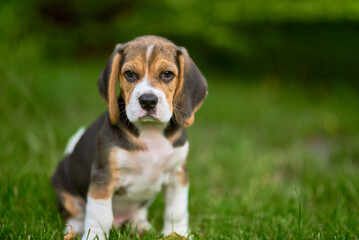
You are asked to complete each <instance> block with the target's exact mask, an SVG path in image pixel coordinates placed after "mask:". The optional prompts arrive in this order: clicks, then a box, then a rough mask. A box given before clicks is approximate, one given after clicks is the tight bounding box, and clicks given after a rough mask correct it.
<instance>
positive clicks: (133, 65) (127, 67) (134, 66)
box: [121, 60, 146, 76]
mask: <svg viewBox="0 0 359 240" xmlns="http://www.w3.org/2000/svg"><path fill="white" fill-rule="evenodd" d="M126 71H134V72H135V73H136V74H137V75H139V76H140V75H141V76H143V75H144V73H145V72H146V71H145V66H144V64H143V62H142V61H140V60H135V61H131V62H126V63H125V64H123V67H122V70H121V73H122V75H123V74H125V72H126Z"/></svg>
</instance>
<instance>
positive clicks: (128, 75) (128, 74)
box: [125, 70, 137, 82]
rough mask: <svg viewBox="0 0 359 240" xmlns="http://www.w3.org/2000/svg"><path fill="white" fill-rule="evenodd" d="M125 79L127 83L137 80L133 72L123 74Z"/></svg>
mask: <svg viewBox="0 0 359 240" xmlns="http://www.w3.org/2000/svg"><path fill="white" fill-rule="evenodd" d="M125 77H126V79H127V80H128V81H129V82H133V81H135V80H136V79H137V75H136V73H135V72H134V71H132V70H129V71H126V72H125Z"/></svg>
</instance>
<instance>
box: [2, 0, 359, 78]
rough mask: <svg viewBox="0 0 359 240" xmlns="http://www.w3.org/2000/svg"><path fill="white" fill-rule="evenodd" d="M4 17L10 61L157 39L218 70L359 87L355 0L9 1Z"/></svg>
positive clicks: (358, 5)
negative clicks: (181, 47)
mask: <svg viewBox="0 0 359 240" xmlns="http://www.w3.org/2000/svg"><path fill="white" fill-rule="evenodd" d="M0 16H1V22H0V31H1V33H2V36H1V38H0V45H1V50H2V52H4V53H5V56H6V55H14V54H15V55H16V54H21V55H22V56H23V55H28V56H31V57H39V56H41V57H43V58H46V59H49V60H56V59H58V58H64V59H67V58H71V59H74V58H76V59H78V60H80V59H84V58H87V59H93V58H96V57H100V58H104V57H105V56H107V54H108V52H109V51H110V50H111V49H112V47H113V46H114V43H115V42H125V41H128V40H130V39H133V38H135V37H137V36H139V35H146V34H153V35H160V36H164V37H167V38H169V39H171V40H172V41H174V42H175V43H178V44H181V45H184V46H186V47H187V48H188V49H189V51H190V53H191V54H192V55H193V57H194V58H195V59H197V61H198V62H199V65H200V66H206V67H207V68H208V69H212V70H213V71H215V72H218V71H221V72H223V73H227V74H230V75H234V74H236V75H243V74H245V75H249V76H258V75H260V76H268V75H270V76H271V77H275V78H276V77H278V76H284V77H286V78H288V79H291V80H296V81H306V82H311V83H312V82H313V81H315V82H319V81H325V82H328V81H333V80H335V81H345V82H353V83H358V80H357V76H358V75H359V68H358V66H357V65H358V62H359V44H358V42H359V27H358V21H359V2H358V1H355V0H346V1H327V0H311V1H308V0H298V1H288V0H278V1H268V0H253V1H214V0H206V1H204V0H202V1H190V0H184V1H181V0H166V1H123V0H122V1H114V0H105V1H102V2H101V3H98V2H96V1H89V2H83V1H66V0H65V1H59V0H54V1H41V0H30V1H7V0H3V1H2V2H1V8H0ZM9 46H12V47H11V48H9Z"/></svg>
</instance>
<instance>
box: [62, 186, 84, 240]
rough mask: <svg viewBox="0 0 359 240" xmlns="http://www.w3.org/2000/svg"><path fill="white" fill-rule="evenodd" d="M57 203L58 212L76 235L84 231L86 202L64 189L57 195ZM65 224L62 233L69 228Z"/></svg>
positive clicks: (66, 231)
mask: <svg viewBox="0 0 359 240" xmlns="http://www.w3.org/2000/svg"><path fill="white" fill-rule="evenodd" d="M58 205H59V209H60V213H61V215H62V217H63V219H64V220H65V221H66V224H68V225H70V226H71V227H72V228H73V230H74V231H75V233H76V235H80V236H81V235H82V233H83V231H84V218H85V208H86V202H85V200H84V199H83V198H82V197H80V196H75V195H72V194H70V193H67V192H65V191H60V192H59V196H58ZM68 225H67V226H66V227H65V229H64V234H67V233H68V232H69V231H70V230H71V227H70V226H68Z"/></svg>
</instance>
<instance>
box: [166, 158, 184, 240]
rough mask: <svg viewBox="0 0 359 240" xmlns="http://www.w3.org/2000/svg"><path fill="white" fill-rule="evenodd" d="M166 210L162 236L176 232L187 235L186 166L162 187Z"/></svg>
mask: <svg viewBox="0 0 359 240" xmlns="http://www.w3.org/2000/svg"><path fill="white" fill-rule="evenodd" d="M164 195H165V202H166V209H165V213H164V228H163V233H164V235H165V236H166V235H169V234H170V233H172V232H176V233H178V234H180V235H182V236H187V235H188V177H187V169H186V166H185V165H183V166H181V167H180V169H179V170H178V171H177V172H176V173H174V174H172V176H171V180H170V182H169V183H168V184H167V185H165V186H164Z"/></svg>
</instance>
